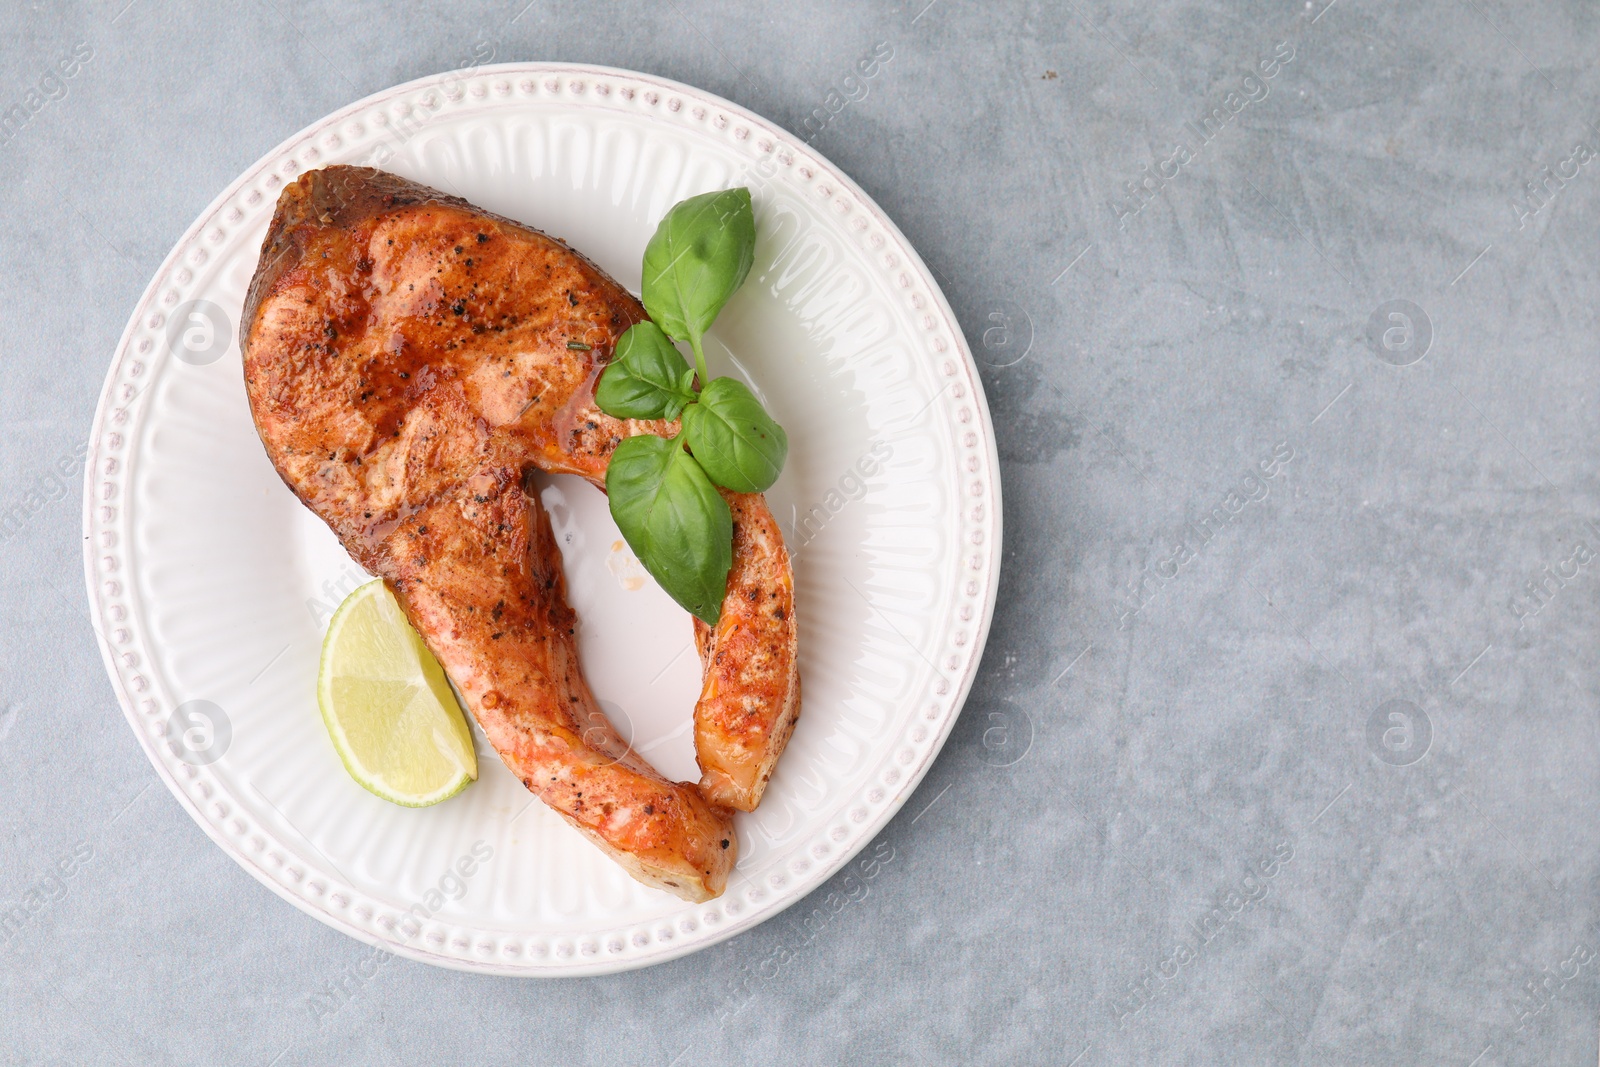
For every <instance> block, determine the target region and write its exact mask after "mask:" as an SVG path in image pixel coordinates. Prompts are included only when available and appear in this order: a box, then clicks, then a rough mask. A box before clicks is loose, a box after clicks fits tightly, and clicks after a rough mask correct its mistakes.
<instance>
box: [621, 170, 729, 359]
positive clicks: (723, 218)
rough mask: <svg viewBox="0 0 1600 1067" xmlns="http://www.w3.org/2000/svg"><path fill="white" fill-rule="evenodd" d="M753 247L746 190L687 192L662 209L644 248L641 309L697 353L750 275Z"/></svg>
mask: <svg viewBox="0 0 1600 1067" xmlns="http://www.w3.org/2000/svg"><path fill="white" fill-rule="evenodd" d="M755 249H756V222H755V216H754V215H753V214H752V212H751V208H750V190H749V189H746V188H744V187H742V186H741V187H739V188H737V189H724V190H723V191H721V192H716V193H702V194H701V195H699V196H691V197H690V198H689V199H687V200H684V201H682V202H681V203H679V204H678V205H677V206H676V207H674V208H673V209H672V210H671V211H669V212H667V214H666V217H665V218H663V219H662V220H661V225H660V226H658V227H657V228H656V233H655V236H654V237H652V238H650V243H649V245H647V246H646V247H645V250H644V285H643V286H642V289H643V297H644V306H645V310H646V311H648V312H650V317H651V318H652V319H654V320H655V321H656V322H657V323H658V324H659V325H660V326H661V328H662V329H663V330H665V331H666V332H667V335H668V336H669V337H672V338H674V339H676V340H679V341H688V342H689V343H690V344H692V345H694V346H695V349H696V350H697V351H698V350H699V347H700V338H701V337H702V336H703V335H704V334H705V332H706V330H708V329H710V328H711V321H712V320H713V319H715V318H716V317H717V312H719V311H721V310H722V305H724V304H726V303H727V302H728V298H729V297H731V296H732V295H733V294H734V291H735V290H737V289H738V288H739V286H740V285H742V284H743V283H744V279H745V275H747V274H749V273H750V264H751V262H752V261H753V260H754V259H755ZM700 384H701V385H702V386H704V385H705V384H706V383H705V382H701V383H700Z"/></svg>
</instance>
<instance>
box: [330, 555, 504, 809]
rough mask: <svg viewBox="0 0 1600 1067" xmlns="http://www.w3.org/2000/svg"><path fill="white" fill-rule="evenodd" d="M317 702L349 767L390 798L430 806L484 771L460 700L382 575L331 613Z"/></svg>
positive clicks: (361, 780)
mask: <svg viewBox="0 0 1600 1067" xmlns="http://www.w3.org/2000/svg"><path fill="white" fill-rule="evenodd" d="M317 703H318V704H319V705H320V706H321V708H322V721H323V722H324V723H325V724H327V727H328V736H329V737H330V738H332V739H333V747H334V748H335V749H337V750H338V752H339V758H340V759H342V760H343V761H344V766H345V770H347V771H349V772H350V777H352V778H354V779H355V780H356V781H357V782H359V783H360V784H361V786H362V787H363V788H365V789H367V790H368V791H369V792H372V793H375V794H376V795H378V796H380V797H382V798H383V799H385V800H391V801H393V802H394V803H396V804H403V805H405V806H406V807H410V808H421V807H426V806H427V805H429V804H437V803H439V801H441V800H448V799H449V798H450V797H453V796H455V795H456V794H457V793H459V792H461V791H462V790H463V789H465V788H466V787H467V786H468V785H469V784H470V783H471V782H472V781H473V780H474V779H476V778H477V777H478V757H477V755H476V753H474V752H473V748H472V733H471V732H470V731H469V730H468V729H467V720H466V718H465V717H464V716H463V715H462V713H461V705H460V704H459V703H457V701H456V697H455V693H454V692H452V691H451V689H450V683H449V682H447V681H446V680H445V677H444V671H443V669H441V668H440V666H439V661H438V660H436V659H434V658H433V653H432V652H429V651H428V648H427V646H426V645H424V644H423V643H422V638H420V637H418V636H417V631H415V630H413V629H412V628H411V623H410V621H409V620H407V619H406V616H405V612H403V611H401V610H400V605H399V603H398V602H397V601H396V600H395V598H394V594H393V593H391V592H389V589H388V587H386V586H385V585H384V584H383V582H381V581H377V582H369V583H368V584H366V585H363V586H362V587H361V588H360V589H357V590H356V591H355V592H353V593H351V594H350V595H349V596H348V597H346V598H345V601H344V603H343V604H340V605H339V610H338V611H336V612H334V613H333V618H332V619H331V620H329V622H328V636H327V637H325V638H323V640H322V666H321V669H320V670H319V671H318V672H317Z"/></svg>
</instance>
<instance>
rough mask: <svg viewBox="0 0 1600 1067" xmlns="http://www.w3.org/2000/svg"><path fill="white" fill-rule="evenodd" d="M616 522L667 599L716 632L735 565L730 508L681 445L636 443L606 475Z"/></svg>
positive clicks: (646, 438) (624, 447) (650, 439)
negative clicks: (730, 571) (714, 628)
mask: <svg viewBox="0 0 1600 1067" xmlns="http://www.w3.org/2000/svg"><path fill="white" fill-rule="evenodd" d="M606 494H607V495H608V496H609V497H610V501H611V517H612V518H614V519H616V520H617V528H618V529H620V530H621V531H622V536H623V537H624V538H626V539H627V542H628V547H629V548H631V549H633V552H634V555H636V556H638V557H639V562H641V563H643V564H644V569H645V570H647V571H649V572H650V574H651V576H652V577H653V578H655V580H656V581H657V582H659V583H660V584H661V588H663V589H665V590H666V591H667V595H668V596H670V597H672V599H673V600H676V601H677V602H678V603H679V604H682V605H683V606H684V607H685V608H686V609H688V611H689V612H690V613H691V614H693V615H694V616H695V617H696V618H699V619H701V620H703V621H704V622H705V623H706V624H707V625H711V626H715V625H716V622H717V617H718V616H719V615H720V614H721V613H722V598H723V596H724V595H725V594H726V593H727V590H728V569H729V568H730V567H732V566H733V516H732V514H731V513H730V512H729V511H728V502H727V501H726V500H723V499H722V494H721V493H719V492H717V489H716V486H714V485H712V484H711V480H710V479H709V478H707V477H706V474H705V471H703V470H701V469H700V464H699V463H697V462H695V459H694V457H693V456H691V455H689V454H688V453H687V452H685V451H684V450H683V445H682V443H681V442H679V441H669V440H667V439H666V438H664V437H656V436H654V435H651V434H644V435H641V436H638V437H629V438H627V439H626V440H624V441H623V442H622V443H621V444H620V445H618V446H617V450H616V452H614V453H612V456H611V465H610V466H609V467H607V468H606Z"/></svg>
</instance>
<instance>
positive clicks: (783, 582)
mask: <svg viewBox="0 0 1600 1067" xmlns="http://www.w3.org/2000/svg"><path fill="white" fill-rule="evenodd" d="M723 496H725V497H726V498H727V501H728V507H729V509H730V510H731V511H732V512H733V569H732V570H731V571H729V572H728V593H727V597H726V599H724V600H723V602H722V617H721V618H719V619H718V620H717V626H716V629H715V630H713V629H712V628H711V627H709V626H707V625H706V624H705V623H703V622H701V621H700V620H699V619H696V620H695V621H694V636H695V644H696V645H698V646H699V649H700V658H701V661H702V663H703V664H704V671H705V675H704V678H703V680H702V683H701V688H700V700H699V702H698V703H697V704H696V705H695V709H694V745H695V752H696V753H697V754H698V756H699V758H700V790H701V792H703V793H704V794H705V795H706V797H707V798H709V799H711V800H713V801H715V802H716V803H718V804H726V805H728V806H729V807H732V808H738V809H739V810H740V811H754V810H756V805H757V804H759V803H761V794H762V793H764V792H765V791H766V788H767V782H768V781H769V780H770V779H771V778H772V770H773V768H774V767H776V766H777V763H778V757H779V756H780V755H782V754H783V749H784V746H786V745H787V744H788V743H789V737H790V735H791V734H793V733H794V726H795V722H796V720H798V718H799V716H800V657H799V631H798V630H797V629H796V628H795V620H794V578H793V575H792V572H791V571H790V568H789V553H788V550H787V549H785V548H784V546H783V534H782V533H781V532H779V530H778V524H777V522H776V521H775V520H774V519H773V517H772V513H771V512H770V511H768V510H767V506H766V503H765V501H763V500H762V499H761V497H759V496H747V495H744V494H741V493H726V492H725V493H724V494H723Z"/></svg>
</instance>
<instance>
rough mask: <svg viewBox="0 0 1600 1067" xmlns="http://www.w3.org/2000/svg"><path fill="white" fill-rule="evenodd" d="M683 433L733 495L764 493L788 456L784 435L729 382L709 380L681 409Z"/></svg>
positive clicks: (713, 476) (705, 465)
mask: <svg viewBox="0 0 1600 1067" xmlns="http://www.w3.org/2000/svg"><path fill="white" fill-rule="evenodd" d="M683 432H684V436H685V437H687V438H688V440H689V448H690V450H691V451H693V452H694V458H695V459H697V460H699V461H700V466H701V467H703V468H704V469H705V472H706V474H708V475H709V476H710V477H711V480H712V481H713V482H716V483H717V484H718V485H720V486H722V487H723V488H725V489H732V490H733V491H734V492H736V493H764V492H766V491H767V490H768V489H769V488H771V487H772V483H773V482H775V481H777V480H778V472H780V471H782V470H783V461H784V459H785V458H787V457H788V455H789V435H788V434H786V433H784V432H783V427H782V426H779V425H778V424H777V423H776V422H773V421H772V416H770V415H768V414H767V411H766V409H765V408H763V407H762V406H761V401H759V400H757V399H756V398H755V395H754V394H753V393H751V392H750V390H749V389H747V388H746V387H745V385H744V383H743V382H741V381H738V380H736V379H734V378H713V379H712V380H711V382H710V384H708V385H707V386H706V387H705V388H704V389H702V390H700V399H699V401H698V402H696V403H694V404H690V405H689V406H688V407H686V408H684V409H683Z"/></svg>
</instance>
